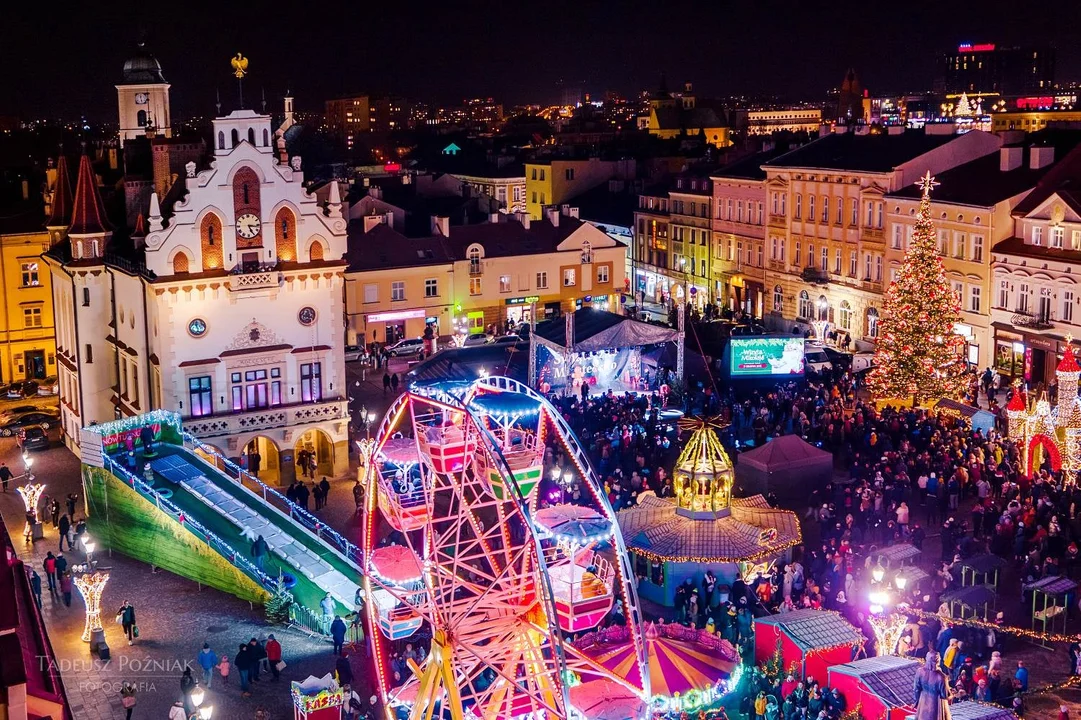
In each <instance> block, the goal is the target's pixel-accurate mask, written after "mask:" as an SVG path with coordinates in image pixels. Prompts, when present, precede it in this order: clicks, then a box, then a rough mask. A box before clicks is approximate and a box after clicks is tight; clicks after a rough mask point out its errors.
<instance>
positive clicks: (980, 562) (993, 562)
mask: <svg viewBox="0 0 1081 720" xmlns="http://www.w3.org/2000/svg"><path fill="white" fill-rule="evenodd" d="M1005 566H1006V561H1005V560H1004V559H1003V558H1000V557H999V556H998V555H991V554H990V553H984V554H982V555H974V556H972V557H970V558H969V559H967V560H964V561H963V562H962V563H961V567H963V568H967V569H968V570H971V571H972V572H975V573H979V574H981V575H986V574H987V573H989V572H994V571H995V570H997V569H998V568H1001V567H1005Z"/></svg>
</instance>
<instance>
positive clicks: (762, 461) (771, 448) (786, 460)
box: [739, 435, 833, 472]
mask: <svg viewBox="0 0 1081 720" xmlns="http://www.w3.org/2000/svg"><path fill="white" fill-rule="evenodd" d="M827 461H828V462H829V463H830V465H831V466H832V465H833V455H831V454H829V453H828V452H826V451H825V450H822V449H819V448H816V447H815V446H814V445H811V444H810V443H809V442H807V441H806V440H804V439H803V438H801V437H799V436H798V435H781V436H780V437H775V438H773V439H772V440H770V441H769V442H767V443H766V444H765V445H762V446H761V447H757V448H755V449H754V450H749V451H747V452H745V453H743V454H741V455H740V456H739V464H740V465H746V466H750V467H753V468H756V469H758V470H762V471H764V472H779V471H782V470H789V469H791V468H796V467H800V466H803V465H807V464H810V463H818V462H823V463H824V462H827Z"/></svg>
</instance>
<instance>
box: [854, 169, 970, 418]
mask: <svg viewBox="0 0 1081 720" xmlns="http://www.w3.org/2000/svg"><path fill="white" fill-rule="evenodd" d="M936 184H937V183H935V181H934V178H932V177H931V173H927V175H925V176H924V177H923V178H922V179H921V180H920V182H919V183H918V185H919V186H920V187H921V188H922V189H923V199H922V200H921V201H920V211H919V215H918V216H917V218H916V229H915V233H914V234H913V236H912V245H911V247H909V249H908V252H907V253H905V259H904V263H903V265H902V266H901V273H900V277H898V279H897V280H896V281H895V282H893V283H891V284H890V287H889V289H888V290H887V291H886V299H885V303H884V305H883V316H882V320H881V321H880V322H879V326H878V327H879V332H878V342H877V345H876V347H875V367H874V370H872V371H871V374H870V377H869V379H868V384H869V387H870V390H871V393H872V394H873V395H874V396H875V397H876V398H883V399H885V398H912V403H913V405H917V404H919V403H921V402H923V401H925V400H928V399H937V398H944V397H956V396H957V395H959V394H960V392H961V390H962V389H963V387H964V385H965V375H964V373H965V369H966V368H965V363H964V357H963V352H964V347H965V340H964V338H963V337H961V336H960V335H956V334H954V326H955V325H956V323H958V322H960V320H961V309H960V306H959V301H958V298H957V297H956V296H955V295H954V294H953V290H952V289H951V288H950V284H949V282H948V281H947V280H946V272H945V268H943V266H942V260H941V258H939V256H938V248H937V247H936V241H935V224H934V222H932V220H931V189H932V188H933V187H934V186H935V185H936Z"/></svg>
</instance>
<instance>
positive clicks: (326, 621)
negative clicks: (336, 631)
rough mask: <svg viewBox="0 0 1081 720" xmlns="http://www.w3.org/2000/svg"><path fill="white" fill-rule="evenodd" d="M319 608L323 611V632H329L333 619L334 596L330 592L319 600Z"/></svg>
mask: <svg viewBox="0 0 1081 720" xmlns="http://www.w3.org/2000/svg"><path fill="white" fill-rule="evenodd" d="M319 609H320V610H321V611H322V612H323V632H330V624H331V622H333V621H334V598H332V597H331V596H330V593H327V594H326V595H324V596H323V599H322V600H320V601H319Z"/></svg>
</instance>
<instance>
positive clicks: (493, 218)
mask: <svg viewBox="0 0 1081 720" xmlns="http://www.w3.org/2000/svg"><path fill="white" fill-rule="evenodd" d="M501 214H502V213H497V212H493V213H488V222H490V223H492V224H493V225H498V224H499V216H500V215H501Z"/></svg>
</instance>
